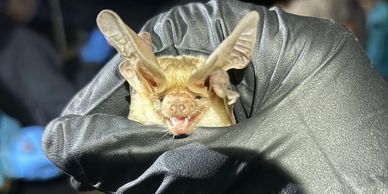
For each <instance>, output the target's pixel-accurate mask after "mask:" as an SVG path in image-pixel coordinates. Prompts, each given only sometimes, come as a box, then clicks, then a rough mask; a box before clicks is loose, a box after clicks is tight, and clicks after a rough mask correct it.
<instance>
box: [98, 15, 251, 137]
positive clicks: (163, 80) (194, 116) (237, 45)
mask: <svg viewBox="0 0 388 194" xmlns="http://www.w3.org/2000/svg"><path fill="white" fill-rule="evenodd" d="M258 22H259V14H258V13H257V12H255V11H252V12H249V13H248V14H246V15H245V16H244V17H243V18H242V19H241V20H240V22H239V23H238V24H237V26H236V27H235V29H234V30H233V31H232V33H231V34H230V35H229V36H228V37H227V38H226V39H225V40H224V41H222V43H221V44H220V45H219V46H218V47H217V48H216V49H215V50H214V51H213V53H212V54H210V55H209V56H208V57H206V56H190V55H182V56H158V57H156V56H155V54H154V53H153V50H152V46H151V44H152V42H151V36H150V34H149V33H147V32H144V33H140V34H139V35H137V34H136V33H135V32H134V31H133V30H132V29H131V28H129V27H128V26H127V25H126V24H125V23H124V22H123V21H122V20H121V18H120V17H119V16H118V15H117V14H116V13H115V12H113V11H111V10H103V11H101V12H100V13H99V15H98V16H97V25H98V27H99V29H100V31H101V32H102V34H103V35H104V36H105V38H106V39H107V40H108V42H109V43H110V44H111V45H112V46H113V47H114V48H115V49H116V50H117V52H118V53H119V54H120V56H121V59H122V62H121V64H120V66H119V70H120V73H121V74H122V76H123V77H124V78H125V79H126V80H127V82H128V83H129V85H130V86H131V91H130V93H131V103H130V112H129V115H128V119H130V120H133V121H137V122H139V123H141V124H144V125H163V126H167V128H168V131H169V133H170V134H172V135H173V136H180V135H189V134H190V133H192V132H193V130H194V128H195V127H196V126H203V127H222V126H229V125H232V124H235V123H236V121H235V118H234V116H233V112H232V111H233V110H232V106H233V104H234V103H235V102H236V100H237V99H238V97H239V94H238V93H237V92H235V91H233V90H232V89H231V87H230V81H229V76H228V73H227V71H228V70H229V69H232V68H234V69H243V68H245V67H246V66H247V65H248V63H249V62H250V59H251V55H252V52H253V50H254V47H255V43H256V33H257V28H258Z"/></svg>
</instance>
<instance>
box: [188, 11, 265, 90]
mask: <svg viewBox="0 0 388 194" xmlns="http://www.w3.org/2000/svg"><path fill="white" fill-rule="evenodd" d="M259 19H260V16H259V14H258V13H257V12H256V11H251V12H249V13H248V14H246V15H245V16H244V17H243V18H242V19H241V20H240V22H239V23H238V24H237V25H236V27H235V28H234V30H233V31H232V33H231V34H230V35H229V36H228V37H227V38H226V39H225V40H224V41H222V43H221V44H220V45H219V46H218V47H217V48H216V49H215V50H214V51H213V53H212V54H211V55H210V56H209V57H208V59H207V60H206V62H205V64H204V65H203V66H202V67H201V68H199V69H198V70H197V71H196V72H195V73H193V75H192V76H191V77H190V81H189V83H193V84H194V85H193V86H191V87H192V88H193V89H194V90H196V89H195V87H198V86H201V85H202V86H203V84H204V82H205V80H206V79H207V78H208V76H209V75H210V74H212V72H213V71H215V70H217V69H222V70H224V71H228V70H229V69H244V68H245V67H246V66H247V65H248V64H249V62H250V60H251V56H252V53H253V50H254V48H255V44H256V36H257V29H258V25H259Z"/></svg>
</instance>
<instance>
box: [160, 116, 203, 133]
mask: <svg viewBox="0 0 388 194" xmlns="http://www.w3.org/2000/svg"><path fill="white" fill-rule="evenodd" d="M165 119H166V123H167V127H168V129H169V131H170V132H171V134H172V135H174V136H180V135H189V134H190V133H191V132H193V129H194V127H195V124H196V123H197V121H198V115H191V116H186V117H183V116H181V117H166V118H165Z"/></svg>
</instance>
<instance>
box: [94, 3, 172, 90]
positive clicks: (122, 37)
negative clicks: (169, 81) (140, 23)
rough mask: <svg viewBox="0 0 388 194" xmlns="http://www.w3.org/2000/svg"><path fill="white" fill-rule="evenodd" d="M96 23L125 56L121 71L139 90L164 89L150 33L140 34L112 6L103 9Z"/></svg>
mask: <svg viewBox="0 0 388 194" xmlns="http://www.w3.org/2000/svg"><path fill="white" fill-rule="evenodd" d="M97 25H98V27H99V29H100V31H101V32H102V34H103V35H104V36H105V38H106V39H107V40H108V42H109V43H110V44H111V45H112V46H113V47H114V48H115V49H116V50H117V52H118V53H119V54H120V56H121V57H122V58H123V62H122V63H121V64H120V72H121V74H122V75H123V76H124V77H125V79H126V80H127V81H128V83H129V84H130V85H131V86H132V87H133V88H134V89H135V90H136V91H138V92H157V91H160V90H163V87H164V86H163V84H164V82H165V77H164V74H163V73H162V72H160V71H159V69H158V65H157V60H156V57H155V54H154V53H153V51H152V47H151V43H150V41H151V40H150V38H151V37H150V36H149V34H147V33H143V34H142V36H140V37H139V36H138V35H137V34H136V33H135V32H134V31H133V30H132V29H131V28H129V27H128V26H127V25H126V24H125V23H124V22H123V21H122V20H121V18H120V17H119V16H118V15H117V14H116V13H115V12H113V11H111V10H103V11H101V12H100V13H99V14H98V16H97Z"/></svg>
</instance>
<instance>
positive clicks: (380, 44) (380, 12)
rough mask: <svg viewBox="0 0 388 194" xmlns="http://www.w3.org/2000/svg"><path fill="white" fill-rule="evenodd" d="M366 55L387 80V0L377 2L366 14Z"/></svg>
mask: <svg viewBox="0 0 388 194" xmlns="http://www.w3.org/2000/svg"><path fill="white" fill-rule="evenodd" d="M368 32H369V39H368V47H367V51H368V56H369V58H370V60H371V61H372V63H373V65H374V66H375V67H376V69H377V70H378V71H379V72H380V73H381V75H382V76H383V77H384V79H385V80H388V2H379V3H377V4H376V5H375V6H374V8H373V9H372V10H371V12H370V14H369V16H368Z"/></svg>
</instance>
